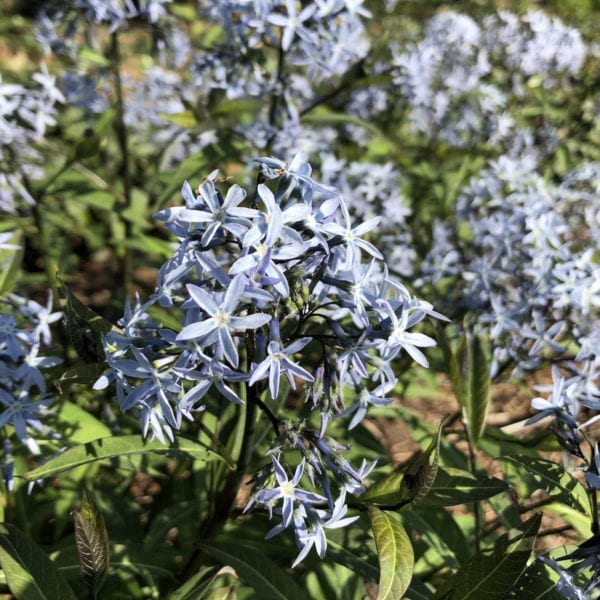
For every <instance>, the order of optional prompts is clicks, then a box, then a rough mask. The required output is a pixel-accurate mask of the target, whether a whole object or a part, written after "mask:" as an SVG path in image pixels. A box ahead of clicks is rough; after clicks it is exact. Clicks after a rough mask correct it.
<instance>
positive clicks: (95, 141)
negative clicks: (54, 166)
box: [68, 130, 101, 162]
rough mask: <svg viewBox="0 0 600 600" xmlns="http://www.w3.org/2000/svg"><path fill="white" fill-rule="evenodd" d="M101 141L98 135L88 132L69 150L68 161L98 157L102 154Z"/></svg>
mask: <svg viewBox="0 0 600 600" xmlns="http://www.w3.org/2000/svg"><path fill="white" fill-rule="evenodd" d="M100 141H101V140H100V136H99V135H98V134H97V133H94V132H93V131H89V130H87V131H86V132H85V134H84V136H83V137H82V138H81V139H80V140H78V141H77V143H76V144H75V145H74V146H71V148H70V149H69V152H68V160H69V161H70V162H73V161H75V160H83V159H86V158H91V157H92V156H96V154H98V152H100Z"/></svg>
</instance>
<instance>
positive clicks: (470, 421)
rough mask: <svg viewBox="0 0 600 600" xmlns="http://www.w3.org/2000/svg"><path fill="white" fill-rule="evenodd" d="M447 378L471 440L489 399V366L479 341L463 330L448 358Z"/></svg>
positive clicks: (475, 436) (478, 431)
mask: <svg viewBox="0 0 600 600" xmlns="http://www.w3.org/2000/svg"><path fill="white" fill-rule="evenodd" d="M450 380H451V381H452V387H453V389H454V394H455V395H456V399H457V400H458V403H459V404H460V405H461V407H462V409H463V413H464V415H465V424H466V426H467V427H468V430H469V434H470V436H471V439H472V441H473V443H477V441H478V440H479V438H480V436H481V434H482V433H483V429H484V426H485V417H486V413H487V409H488V404H489V401H490V389H491V387H490V386H491V379H490V366H489V361H488V359H487V356H486V353H485V351H484V348H483V345H482V343H481V340H480V339H479V337H478V336H476V335H474V334H473V333H471V332H470V331H468V330H467V329H465V331H464V332H463V334H462V336H461V338H460V340H459V343H458V346H457V349H456V351H455V352H454V353H453V354H452V358H451V361H450Z"/></svg>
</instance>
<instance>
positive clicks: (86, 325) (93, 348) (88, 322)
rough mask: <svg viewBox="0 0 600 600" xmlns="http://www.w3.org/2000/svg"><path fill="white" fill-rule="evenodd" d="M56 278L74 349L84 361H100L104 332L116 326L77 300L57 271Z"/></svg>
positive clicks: (102, 355)
mask: <svg viewBox="0 0 600 600" xmlns="http://www.w3.org/2000/svg"><path fill="white" fill-rule="evenodd" d="M56 279H57V281H58V291H59V293H60V298H61V303H62V305H63V308H64V311H65V319H66V322H67V331H68V333H69V337H70V338H71V342H72V343H73V346H74V347H75V350H77V353H78V355H79V357H80V358H81V359H82V360H83V361H84V362H86V363H97V362H101V361H102V360H103V359H104V351H103V349H102V338H103V337H104V335H105V334H106V333H108V332H109V331H111V330H112V329H117V328H116V327H114V326H113V324H112V323H111V322H110V321H107V320H106V319H104V318H103V317H101V316H100V315H99V314H98V313H96V312H94V311H93V310H92V309H91V308H89V306H86V305H85V304H83V302H81V301H80V300H78V299H77V297H76V296H75V295H74V294H73V292H71V290H70V289H69V288H68V287H67V286H66V285H65V283H64V281H63V280H62V278H61V277H60V275H59V274H58V273H57V274H56Z"/></svg>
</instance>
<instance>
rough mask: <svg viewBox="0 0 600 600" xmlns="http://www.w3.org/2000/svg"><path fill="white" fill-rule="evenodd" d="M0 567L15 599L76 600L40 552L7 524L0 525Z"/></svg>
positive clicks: (71, 591) (46, 557)
mask: <svg viewBox="0 0 600 600" xmlns="http://www.w3.org/2000/svg"><path fill="white" fill-rule="evenodd" d="M0 567H1V568H2V571H3V573H4V576H5V578H6V583H7V585H8V587H9V589H10V591H11V592H12V593H13V594H14V596H15V597H16V598H18V599H19V600H76V598H75V594H74V593H73V590H72V589H71V588H70V587H69V584H68V583H67V582H66V581H65V579H63V577H62V575H61V574H60V573H59V571H58V569H57V568H56V566H55V565H54V563H53V562H52V561H51V560H50V558H49V557H48V556H47V555H46V554H45V553H44V551H43V550H42V549H41V548H40V547H39V546H37V545H36V544H35V543H34V542H33V541H32V540H31V539H30V538H29V537H27V536H26V535H25V534H24V533H22V532H21V531H19V530H18V529H17V528H16V527H13V526H12V525H9V524H1V525H0Z"/></svg>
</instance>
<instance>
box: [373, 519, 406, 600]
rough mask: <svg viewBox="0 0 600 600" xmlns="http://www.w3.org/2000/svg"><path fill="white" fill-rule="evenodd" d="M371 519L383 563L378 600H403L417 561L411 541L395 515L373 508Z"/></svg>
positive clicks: (380, 560) (380, 561)
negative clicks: (401, 599)
mask: <svg viewBox="0 0 600 600" xmlns="http://www.w3.org/2000/svg"><path fill="white" fill-rule="evenodd" d="M369 515H370V517H371V527H372V528H373V536H374V538H375V546H376V547H377V557H378V559H379V573H380V578H379V594H378V596H377V600H399V599H400V598H402V596H403V595H404V592H405V591H406V589H407V588H408V585H409V584H410V580H411V579H412V574H413V566H414V560H415V557H414V553H413V547H412V544H411V541H410V538H409V537H408V534H407V533H406V530H405V529H404V527H402V524H401V523H400V521H399V519H398V517H397V516H396V515H395V514H393V513H389V512H384V511H382V510H379V509H378V508H375V507H373V508H371V509H370V510H369Z"/></svg>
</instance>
